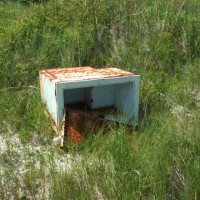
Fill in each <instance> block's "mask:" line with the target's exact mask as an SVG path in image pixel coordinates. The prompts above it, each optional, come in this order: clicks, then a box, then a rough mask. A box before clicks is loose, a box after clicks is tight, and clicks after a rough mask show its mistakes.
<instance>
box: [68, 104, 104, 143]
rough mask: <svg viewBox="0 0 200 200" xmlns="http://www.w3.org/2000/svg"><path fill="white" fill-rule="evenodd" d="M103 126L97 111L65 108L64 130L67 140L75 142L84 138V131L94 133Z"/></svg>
mask: <svg viewBox="0 0 200 200" xmlns="http://www.w3.org/2000/svg"><path fill="white" fill-rule="evenodd" d="M104 126H105V122H104V121H103V120H102V119H99V118H98V113H97V112H89V111H86V112H84V111H80V110H77V109H72V108H67V111H66V132H67V140H68V141H69V142H72V143H74V144H77V143H79V142H81V141H83V140H84V139H85V137H86V132H91V133H94V134H96V133H97V132H98V131H99V130H100V129H101V128H104Z"/></svg>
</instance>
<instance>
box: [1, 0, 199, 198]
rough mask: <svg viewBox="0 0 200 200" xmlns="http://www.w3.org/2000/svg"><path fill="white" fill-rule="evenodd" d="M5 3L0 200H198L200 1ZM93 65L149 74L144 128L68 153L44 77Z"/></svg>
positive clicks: (111, 134)
mask: <svg viewBox="0 0 200 200" xmlns="http://www.w3.org/2000/svg"><path fill="white" fill-rule="evenodd" d="M3 2H4V3H3V4H0V80H1V81H0V139H1V141H0V142H1V143H0V145H1V147H0V154H1V158H0V178H1V181H0V199H10V198H12V196H13V198H15V199H31V198H33V197H35V198H36V199H45V198H46V199H48V198H49V199H199V197H200V187H199V185H200V181H199V176H200V164H199V163H200V142H199V141H200V123H199V121H200V78H199V77H200V67H199V65H200V56H199V55H200V45H199V44H200V23H199V22H200V13H199V7H200V3H199V2H198V1H196V0H192V1H190V2H187V1H178V3H177V5H175V4H174V3H173V2H175V1H167V0H163V1H161V0H157V1H150V0H145V1H142V2H141V1H137V0H130V1H128V0H127V1H122V0H120V1H114V0H110V1H105V0H101V1H89V0H86V1H82V0H78V1H77V0H76V1H75V0H69V1H65V0H59V1H54V0H50V1H49V2H47V3H45V4H40V3H29V4H24V3H20V2H19V1H18V2H12V1H6V0H5V1H3ZM84 65H91V66H93V67H101V66H116V67H119V68H122V69H126V70H128V71H130V72H135V73H137V74H140V76H141V87H140V113H139V114H140V123H139V125H138V127H126V126H124V125H120V126H118V127H116V126H115V125H111V127H110V129H109V131H108V133H107V134H106V136H103V135H102V133H99V134H97V135H95V136H94V135H93V134H92V133H91V134H90V137H89V138H88V139H87V140H86V141H85V142H83V143H81V144H79V145H75V146H73V145H71V144H66V145H65V149H63V150H60V149H59V147H58V146H54V145H52V144H51V139H52V137H53V135H52V130H51V126H50V121H49V119H47V118H46V116H45V115H44V112H43V110H44V105H43V104H42V102H41V99H40V91H39V83H38V71H39V70H41V69H45V68H57V67H71V66H84ZM18 139H19V140H18ZM38 165H39V167H38ZM68 165H69V166H68ZM20 167H21V168H20ZM66 169H68V170H66ZM20 170H22V172H21V171H20Z"/></svg>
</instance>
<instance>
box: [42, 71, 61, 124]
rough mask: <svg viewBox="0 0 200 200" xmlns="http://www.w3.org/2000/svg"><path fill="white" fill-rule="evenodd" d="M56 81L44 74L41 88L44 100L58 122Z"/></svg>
mask: <svg viewBox="0 0 200 200" xmlns="http://www.w3.org/2000/svg"><path fill="white" fill-rule="evenodd" d="M55 89H56V88H55V83H54V82H52V81H50V80H49V79H48V78H47V77H46V76H44V75H43V74H41V75H40V90H41V96H42V100H43V101H44V103H45V105H46V107H47V110H48V112H49V114H50V115H51V117H52V119H53V120H54V122H55V123H56V124H57V103H56V90H55Z"/></svg>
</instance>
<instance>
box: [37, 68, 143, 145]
mask: <svg viewBox="0 0 200 200" xmlns="http://www.w3.org/2000/svg"><path fill="white" fill-rule="evenodd" d="M39 79H40V89H41V96H42V99H43V101H44V102H45V104H46V107H47V111H48V113H49V114H50V117H51V119H52V121H53V123H54V125H55V128H56V130H57V132H58V133H61V143H62V141H63V137H64V132H65V131H67V132H68V136H69V138H71V139H72V140H74V141H75V139H73V135H74V134H75V135H76V136H78V134H79V133H78V132H81V130H82V129H83V127H79V128H78V126H79V125H77V124H76V123H80V124H85V123H86V121H87V120H86V119H89V121H92V123H91V124H94V125H95V123H94V121H96V122H97V123H96V124H98V126H100V127H102V124H103V123H102V121H101V120H100V118H101V119H102V118H103V119H104V120H112V121H116V122H120V123H125V124H130V125H137V123H138V104H139V80H140V76H139V75H135V74H133V73H130V72H127V71H124V70H121V69H118V68H108V67H105V68H97V69H96V68H92V67H88V66H86V67H73V68H59V69H46V70H41V71H40V72H39ZM80 105H81V108H79V107H80ZM86 107H87V111H88V110H90V111H89V113H90V114H88V112H87V113H86V114H84V113H85V111H86ZM93 111H97V112H95V114H94V112H93ZM99 116H100V117H99ZM75 122H76V123H75ZM65 124H68V127H67V128H66V127H65ZM81 126H82V125H81ZM77 130H79V131H78V132H77ZM94 130H95V129H94ZM82 139H84V136H82V135H80V137H79V139H77V140H78V141H79V140H82Z"/></svg>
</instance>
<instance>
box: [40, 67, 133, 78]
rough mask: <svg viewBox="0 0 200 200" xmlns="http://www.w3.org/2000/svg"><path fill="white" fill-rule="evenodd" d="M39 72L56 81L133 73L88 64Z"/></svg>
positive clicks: (130, 74) (129, 74) (110, 76)
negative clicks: (93, 66)
mask: <svg viewBox="0 0 200 200" xmlns="http://www.w3.org/2000/svg"><path fill="white" fill-rule="evenodd" d="M39 73H40V74H44V75H45V76H46V77H47V78H49V79H50V80H55V81H56V82H61V81H65V82H73V81H77V80H79V81H80V80H92V79H102V78H112V77H120V76H132V75H133V73H130V72H127V71H124V70H121V69H118V68H112V67H103V68H92V67H89V66H85V67H72V68H58V69H46V70H41V71H40V72H39Z"/></svg>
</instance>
